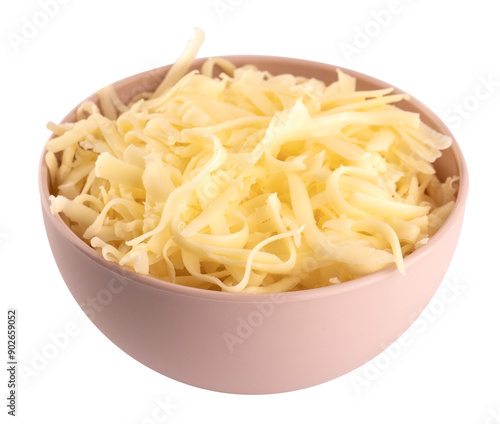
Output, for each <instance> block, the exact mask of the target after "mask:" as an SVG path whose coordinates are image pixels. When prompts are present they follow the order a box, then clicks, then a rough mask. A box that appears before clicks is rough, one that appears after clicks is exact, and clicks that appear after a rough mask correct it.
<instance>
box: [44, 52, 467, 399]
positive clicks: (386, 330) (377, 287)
mask: <svg viewBox="0 0 500 424" xmlns="http://www.w3.org/2000/svg"><path fill="white" fill-rule="evenodd" d="M225 58H226V59H229V60H231V61H233V62H234V63H235V64H236V65H243V64H247V63H252V64H255V65H257V66H258V67H259V68H260V69H265V70H268V71H270V72H271V73H274V74H277V73H292V74H295V75H303V76H307V77H316V78H318V79H321V80H323V81H325V82H327V83H329V82H332V81H334V80H335V79H336V69H337V68H340V67H336V66H332V65H328V64H323V63H317V62H311V61H305V60H298V59H291V58H283V57H271V56H227V57H225ZM203 60H204V59H197V60H196V61H195V63H194V65H193V67H199V66H200V65H201V63H202V61H203ZM168 68H169V67H168V66H165V67H162V68H158V69H153V70H151V71H148V72H144V73H141V74H138V75H134V76H132V77H129V78H126V79H124V80H121V81H118V82H117V83H115V88H116V90H117V92H118V93H119V95H120V96H121V97H122V99H123V100H124V101H127V100H128V99H130V98H132V97H133V96H134V95H136V94H137V93H139V92H142V91H145V90H153V89H154V88H155V87H156V86H157V85H158V84H159V83H160V81H161V79H162V77H163V75H165V73H166V72H167V70H168ZM340 69H343V68H340ZM343 70H344V71H345V72H347V73H349V74H351V75H353V76H355V77H356V78H357V88H358V89H361V90H369V89H377V88H385V87H389V86H390V85H389V84H387V83H385V82H383V81H380V80H377V79H375V78H372V77H370V76H367V75H364V74H360V73H358V72H354V71H351V70H349V69H343ZM396 92H402V91H401V90H398V89H396ZM90 98H92V99H94V100H96V99H97V97H96V94H94V95H92V96H91V97H90ZM398 106H399V107H402V108H404V109H407V110H411V111H415V112H418V113H420V114H421V118H422V119H423V120H424V122H426V123H427V124H428V125H430V126H431V127H433V128H434V129H436V130H438V131H441V132H443V133H445V134H448V135H450V136H451V137H452V138H453V144H452V146H451V147H450V148H449V149H447V150H446V151H444V152H443V156H442V157H441V158H439V159H438V161H437V162H436V169H437V173H438V176H439V177H440V178H441V179H443V178H445V177H446V176H448V175H459V177H460V182H459V184H460V185H459V190H458V197H457V203H456V206H455V208H454V210H453V212H452V214H451V216H450V217H449V219H448V220H447V221H446V222H445V223H444V225H443V227H442V228H441V229H440V230H439V231H438V233H437V234H436V235H435V236H434V237H432V238H431V240H430V241H429V243H428V244H427V245H426V246H424V247H422V248H420V249H418V250H417V251H416V252H414V253H412V254H411V255H409V256H408V257H407V258H405V267H406V276H402V275H401V274H400V273H399V272H398V271H397V270H396V268H395V267H394V266H392V267H390V268H387V269H385V270H382V271H379V272H376V273H374V274H371V275H369V276H365V277H362V278H359V279H356V280H353V281H350V282H346V283H343V284H340V285H337V286H331V287H324V288H318V289H311V290H307V291H302V292H291V293H281V294H255V295H254V294H232V293H222V292H212V291H208V290H202V289H194V288H190V287H183V286H179V285H175V284H171V283H165V282H162V281H159V280H157V279H154V278H151V277H148V276H143V275H138V274H136V273H134V272H132V271H129V270H128V269H125V268H123V267H120V266H119V265H116V264H114V263H110V262H107V261H106V260H104V259H103V258H102V257H101V256H100V254H98V253H97V252H96V251H94V250H93V249H92V248H91V247H89V246H88V245H87V244H85V243H84V242H83V241H82V240H80V239H79V238H78V237H77V236H76V235H75V234H74V233H73V232H72V231H71V230H70V229H69V228H68V227H67V226H66V224H65V223H64V222H63V220H62V219H61V217H60V216H58V215H52V214H51V212H50V208H49V194H50V187H49V178H48V171H47V167H46V166H45V162H44V160H43V159H44V155H45V152H43V153H42V158H41V161H40V167H39V189H40V197H41V206H42V213H43V218H44V223H45V228H46V232H47V236H48V239H49V242H50V246H51V249H52V252H53V255H54V258H55V260H56V263H57V265H58V267H59V270H60V272H61V275H62V277H63V279H64V281H65V282H66V284H67V286H68V288H69V290H70V291H71V293H72V295H73V296H74V298H75V299H76V301H77V302H78V303H79V305H80V306H81V307H82V309H83V310H84V312H85V313H86V314H87V315H88V316H89V318H90V319H91V320H92V321H93V322H94V324H95V325H96V326H97V327H98V328H99V329H100V331H102V333H103V334H105V335H106V336H107V337H108V338H109V340H111V341H112V342H113V343H114V344H115V345H116V346H118V347H119V348H120V349H122V350H123V351H125V352H126V353H128V354H129V355H130V356H131V357H133V358H135V359H136V360H138V361H140V362H141V363H143V364H144V365H146V366H148V367H150V368H152V369H153V370H156V371H157V372H159V373H161V374H163V375H165V376H168V377H170V378H172V379H175V380H178V381H180V382H183V383H187V384H190V385H193V386H197V387H201V388H204V389H210V390H214V391H220V392H228V393H240V394H265V393H278V392H286V391H291V390H297V389H302V388H306V387H310V386H313V385H316V384H319V383H323V382H326V381H329V380H332V379H335V378H336V377H339V376H341V375H343V374H345V373H347V372H349V371H351V370H354V369H355V368H357V367H359V366H360V365H362V364H364V363H365V362H367V361H369V360H370V359H372V358H374V357H375V356H376V355H378V354H379V353H380V352H382V351H383V350H384V349H385V348H387V347H388V346H389V345H390V344H392V343H393V342H394V341H396V340H397V338H398V337H399V336H400V335H401V334H402V333H403V332H404V331H406V330H407V329H408V328H409V327H410V325H411V324H412V322H413V321H414V320H415V319H416V318H417V317H418V315H419V314H420V313H421V312H422V311H423V309H424V308H425V306H426V305H427V304H428V302H429V301H430V299H431V298H432V296H433V295H434V293H435V292H436V290H437V288H438V287H439V285H440V283H441V281H442V280H443V278H444V276H445V273H446V271H447V269H448V266H449V264H450V261H451V259H452V256H453V253H454V251H455V247H456V244H457V241H458V238H459V234H460V230H461V226H462V220H463V216H464V211H465V204H466V197H467V192H468V175H467V168H466V164H465V161H464V158H463V156H462V153H461V151H460V148H459V146H458V144H457V142H456V140H455V139H454V137H453V135H452V134H451V133H450V131H449V129H448V128H447V127H446V125H445V124H444V123H443V122H442V121H441V120H440V119H439V118H438V117H437V116H436V115H435V114H434V113H433V112H432V111H430V110H429V109H428V108H427V107H426V106H425V105H423V104H422V103H421V102H419V101H418V100H415V99H413V98H412V99H411V100H409V101H404V102H400V103H398ZM75 110H76V108H75ZM75 110H73V111H72V112H70V113H69V114H68V116H67V117H66V118H65V119H64V120H63V121H64V122H69V121H72V120H74V119H75ZM429 349H432V347H431V346H429Z"/></svg>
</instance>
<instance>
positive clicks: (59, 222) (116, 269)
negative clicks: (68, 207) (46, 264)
mask: <svg viewBox="0 0 500 424" xmlns="http://www.w3.org/2000/svg"><path fill="white" fill-rule="evenodd" d="M217 57H218V58H222V59H226V60H229V61H232V62H233V63H235V64H240V65H239V66H241V64H245V63H248V64H251V63H253V61H259V62H260V63H261V64H262V63H263V64H264V66H265V64H271V63H276V62H286V63H290V64H299V65H301V66H307V67H313V68H315V69H323V70H328V71H335V70H336V69H340V70H342V71H344V72H346V73H348V74H350V75H352V76H354V77H356V79H362V80H364V81H369V82H371V83H374V84H377V85H382V86H387V87H393V88H394V91H395V92H398V93H405V94H408V93H407V92H405V91H404V90H401V89H400V88H398V87H396V86H394V85H392V84H388V83H387V82H385V81H383V80H380V79H378V78H375V77H372V76H370V75H367V74H364V73H362V72H359V71H354V70H351V69H349V68H346V67H342V66H337V65H333V64H328V63H323V62H317V61H312V60H305V59H296V58H292V57H285V56H271V55H221V56H217ZM208 58H209V57H200V58H197V59H195V60H194V62H193V64H192V65H191V67H190V69H195V68H197V67H199V66H200V64H201V63H203V62H204V61H206V60H207V59H208ZM172 65H173V64H168V65H165V66H161V67H158V68H153V69H150V70H147V71H143V72H140V73H137V74H134V75H131V76H128V77H125V78H122V79H120V80H118V81H115V82H113V83H112V84H113V85H115V86H118V87H119V86H120V85H121V84H125V83H126V82H127V81H128V80H130V79H141V78H144V77H146V76H148V75H151V74H154V73H157V74H158V75H159V74H161V73H165V72H166V71H167V70H168V69H169V68H170V67H171V66H172ZM158 82H159V81H158ZM96 94H97V92H95V93H93V94H91V95H90V96H88V97H87V98H86V99H84V100H82V101H81V102H79V103H78V104H77V105H76V106H75V107H74V108H73V109H72V110H71V111H70V112H69V113H68V114H67V115H66V116H65V117H64V118H63V119H62V120H61V122H64V121H66V120H68V118H70V117H71V116H72V115H74V113H75V111H76V109H77V108H78V106H79V105H80V104H81V103H82V102H84V101H85V100H88V99H90V98H92V97H95V96H96ZM409 102H410V103H412V104H414V105H415V107H416V108H417V109H419V110H420V111H421V112H420V113H421V114H424V115H425V117H426V118H427V119H428V120H430V121H431V123H432V124H433V125H434V126H435V127H436V126H437V127H439V129H440V131H443V132H444V133H445V134H447V135H448V136H450V137H451V139H452V145H451V146H450V147H449V148H448V149H449V150H450V153H451V154H452V155H453V158H454V160H455V163H456V166H457V171H458V172H457V173H458V176H459V187H458V190H457V196H456V202H455V205H454V208H453V210H452V211H451V213H450V215H449V216H448V218H447V219H446V221H445V222H444V223H443V225H442V226H441V227H440V228H439V229H438V231H437V232H436V233H435V234H434V235H433V236H432V237H430V238H429V241H428V242H427V244H426V245H424V246H422V247H420V248H418V249H417V250H416V251H414V252H412V253H411V254H409V255H408V256H406V257H405V258H404V263H405V267H406V268H407V269H408V268H411V267H412V265H413V264H414V263H415V262H417V261H419V260H420V259H421V257H423V256H425V255H427V254H429V253H430V252H431V251H432V249H434V246H435V245H438V244H439V243H440V240H442V239H445V238H446V237H447V236H448V234H449V233H450V231H452V229H453V222H454V221H455V220H457V219H460V218H461V215H463V213H464V209H465V203H466V199H467V195H468V190H469V175H468V169H467V165H466V162H465V158H464V156H463V153H462V151H461V149H460V146H459V145H458V142H457V140H456V138H455V137H454V135H453V134H452V132H451V131H450V129H449V128H448V126H447V125H446V124H445V123H444V122H443V121H442V119H441V118H439V117H438V116H437V115H436V113H434V112H433V111H432V110H431V109H430V108H429V107H427V106H426V105H425V104H424V103H422V102H421V101H420V100H418V99H417V98H415V97H414V96H413V95H410V100H409ZM52 137H53V135H51V136H50V137H49V139H50V138H52ZM46 153H47V151H46V150H45V148H44V149H43V150H42V153H41V156H40V159H39V166H38V188H39V194H40V199H41V208H42V211H43V212H44V213H45V214H46V216H47V217H48V218H49V219H50V220H51V221H52V223H53V225H54V227H55V228H56V230H57V231H58V232H59V233H60V234H61V235H62V236H63V237H65V238H66V239H67V240H68V241H69V242H71V244H72V245H73V246H74V247H75V248H76V249H78V250H79V251H80V252H81V253H83V254H84V255H85V256H87V257H88V258H89V259H92V260H94V261H95V262H96V263H97V264H98V265H99V266H102V267H103V268H106V269H109V270H110V271H111V272H113V273H114V274H117V275H119V276H121V277H123V278H127V279H130V280H133V281H135V282H137V283H139V284H143V285H145V286H148V287H151V288H154V289H158V290H161V291H164V292H169V293H172V294H176V295H181V296H188V297H193V298H198V299H204V300H211V301H220V302H233V303H234V302H237V303H249V302H255V301H259V302H260V301H262V302H272V303H278V302H280V303H281V302H294V301H304V300H312V299H317V298H324V297H329V296H333V295H339V294H343V293H346V292H350V291H353V290H357V289H361V288H363V287H365V286H368V285H372V284H376V283H377V282H379V281H381V280H384V279H386V278H389V277H390V276H393V275H398V276H399V277H400V279H403V280H404V278H405V277H404V276H403V275H401V274H400V272H399V271H398V270H397V268H396V266H395V264H391V265H390V266H388V267H386V268H384V269H381V270H379V271H376V272H374V273H371V274H367V275H364V276H362V277H359V278H355V279H353V280H350V281H346V282H343V283H341V284H337V285H331V286H324V287H317V288H312V289H306V290H301V291H292V292H279V293H229V292H222V291H215V290H207V289H200V288H196V287H189V286H183V285H180V284H176V283H172V282H169V281H165V280H160V279H159V278H156V277H153V276H150V275H143V274H138V273H136V272H135V271H133V270H131V269H129V268H126V267H124V266H121V265H119V264H116V263H114V262H110V261H107V260H105V259H104V258H103V257H102V256H101V255H100V254H99V253H98V252H97V251H96V250H95V249H93V248H92V247H91V246H90V245H88V244H87V243H86V242H85V241H83V240H82V239H80V238H79V237H78V236H77V235H76V234H75V233H74V232H73V231H72V230H71V229H70V228H69V227H68V226H67V225H66V223H65V222H64V221H63V219H62V218H61V216H60V215H59V214H56V215H54V214H52V213H51V211H50V202H49V196H50V190H49V185H50V183H49V175H48V168H47V165H46V163H45V155H46ZM403 283H404V281H403Z"/></svg>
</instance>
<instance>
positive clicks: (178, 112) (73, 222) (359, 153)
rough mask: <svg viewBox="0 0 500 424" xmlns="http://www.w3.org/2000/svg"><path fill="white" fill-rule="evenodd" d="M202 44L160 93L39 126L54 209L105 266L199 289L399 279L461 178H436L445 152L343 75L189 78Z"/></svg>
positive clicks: (110, 97) (105, 92) (235, 73)
mask: <svg viewBox="0 0 500 424" xmlns="http://www.w3.org/2000/svg"><path fill="white" fill-rule="evenodd" d="M203 39H204V33H203V31H201V30H199V29H196V30H195V37H194V39H193V40H190V41H189V42H188V45H187V47H186V50H185V51H184V53H183V54H182V55H181V56H180V57H179V59H178V61H177V62H176V63H175V64H174V65H173V66H172V67H171V68H170V71H169V72H168V73H167V74H166V76H165V77H164V79H163V80H162V82H161V83H160V84H159V86H158V88H157V89H156V90H155V91H154V92H145V93H142V94H140V95H138V96H136V97H135V98H133V99H132V100H131V101H130V102H128V103H127V102H123V100H122V99H121V98H120V97H119V96H118V94H117V93H116V92H115V90H114V88H113V86H109V87H106V88H104V89H102V90H100V91H99V93H98V97H99V105H100V106H98V105H97V104H96V103H94V102H90V101H86V102H84V103H82V104H81V105H80V107H79V108H78V111H77V120H76V122H75V123H69V124H61V125H56V124H54V123H52V122H51V123H49V124H48V128H49V129H50V130H51V131H52V132H53V134H54V135H53V137H52V138H51V140H49V141H48V142H47V143H46V146H45V148H46V150H47V155H46V162H47V166H48V169H49V174H50V181H51V185H52V195H51V197H50V202H51V209H52V212H53V213H54V214H57V213H59V214H61V216H62V217H63V218H64V220H65V221H66V223H67V224H68V225H69V226H70V228H71V229H72V230H73V231H74V232H75V233H76V234H77V235H78V236H79V237H81V238H82V239H83V240H84V241H86V242H87V243H88V244H89V245H90V246H92V247H93V248H94V249H96V250H97V251H99V252H100V253H101V254H102V255H103V257H104V258H105V259H106V260H107V261H112V262H116V263H118V264H120V265H122V266H124V267H127V268H130V269H132V270H134V271H135V272H137V273H140V274H145V275H150V276H153V277H156V278H158V279H161V280H164V281H165V282H171V283H175V284H181V285H186V286H190V287H197V288H201V289H209V290H219V291H225V292H232V293H239V292H247V293H273V292H283V291H295V290H304V289H311V288H316V287H322V286H328V285H333V284H339V283H342V282H345V281H349V280H352V279H354V278H358V277H360V276H363V275H367V274H369V273H372V272H375V271H377V270H380V269H383V268H385V267H387V266H391V265H393V266H396V267H397V269H398V270H399V271H400V272H401V273H403V274H404V272H405V267H404V260H403V258H404V257H405V256H407V255H408V254H410V253H412V252H413V251H415V250H416V249H417V248H419V247H420V246H422V245H424V244H425V243H426V242H427V241H428V239H429V238H430V237H431V236H432V235H434V234H435V232H436V231H437V230H438V229H439V227H440V226H441V225H442V223H443V222H444V221H445V220H446V218H447V216H448V215H449V214H450V213H451V210H452V209H453V206H454V202H455V195H456V184H455V182H456V180H457V177H450V178H448V179H447V180H446V181H444V182H442V181H439V180H438V178H437V176H436V175H435V171H434V167H433V162H434V161H435V160H436V159H437V158H438V157H439V156H441V151H442V150H443V149H446V148H448V147H449V146H450V144H451V139H450V138H449V137H448V136H446V135H443V134H439V133H437V132H436V131H434V130H432V129H431V128H429V127H428V126H427V125H426V124H424V123H423V122H422V121H421V120H420V117H419V115H418V114H416V113H411V112H407V111H404V110H402V109H399V108H398V107H397V106H395V103H397V102H399V101H401V100H403V99H407V98H408V96H407V95H400V94H391V93H392V91H393V90H392V89H383V90H368V91H366V90H365V91H357V90H356V80H355V78H354V77H352V76H350V75H348V74H346V73H344V72H342V71H341V70H337V80H336V81H335V82H333V83H331V84H329V85H327V84H325V83H323V82H322V81H319V80H316V79H314V78H305V77H302V76H295V75H290V74H283V75H272V74H270V73H269V72H267V71H263V70H259V69H257V68H256V67H255V66H252V65H251V64H248V65H246V66H242V67H236V66H235V65H234V64H232V63H231V62H229V61H227V60H225V59H220V58H210V59H207V60H206V61H205V63H204V64H203V66H202V68H201V71H199V72H198V71H192V72H188V69H189V67H190V65H191V64H192V62H193V60H194V59H195V57H196V55H197V53H198V50H199V48H200V46H201V44H202V42H203ZM217 69H219V70H221V71H220V72H219V74H215V73H216V70H217Z"/></svg>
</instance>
